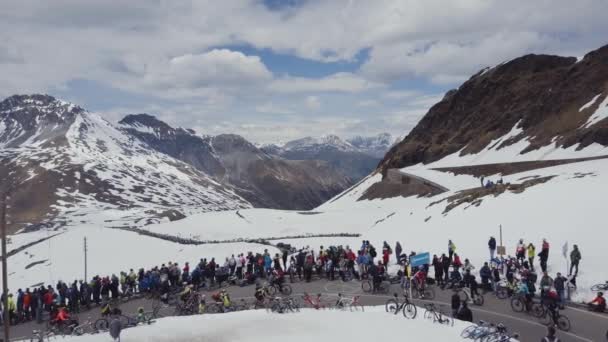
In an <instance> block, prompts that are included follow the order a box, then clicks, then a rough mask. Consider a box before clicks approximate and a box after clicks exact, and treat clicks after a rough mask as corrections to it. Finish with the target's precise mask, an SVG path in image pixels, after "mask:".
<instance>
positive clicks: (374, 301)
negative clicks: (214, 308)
mask: <svg viewBox="0 0 608 342" xmlns="http://www.w3.org/2000/svg"><path fill="white" fill-rule="evenodd" d="M289 284H290V285H291V286H292V288H293V294H292V296H295V295H298V296H299V295H301V294H303V293H305V292H308V293H310V294H317V293H322V294H323V296H324V297H326V298H327V300H328V302H331V299H335V298H336V297H335V296H336V295H337V294H338V293H343V294H345V295H349V296H350V295H361V302H362V304H364V305H370V306H371V305H384V304H385V302H386V300H387V299H389V298H391V297H392V293H395V292H397V293H401V292H400V288H399V285H392V286H391V290H390V291H389V294H388V295H378V294H367V293H363V291H362V290H361V285H360V283H359V282H358V281H351V282H347V283H344V282H342V281H339V280H338V281H326V280H317V281H313V282H311V283H305V282H296V283H289ZM254 289H255V288H254V286H248V287H236V286H232V287H229V288H228V292H229V293H230V296H231V298H232V300H233V301H235V300H240V299H241V298H244V299H246V300H248V301H253V293H254ZM452 293H453V292H452V291H451V290H445V291H442V290H441V289H439V288H437V287H435V294H436V296H435V299H434V300H433V301H424V300H414V303H415V304H417V306H419V307H422V306H423V305H424V303H426V302H433V303H435V304H436V306H438V307H439V308H440V309H442V310H443V312H445V313H449V312H450V311H451V309H450V304H449V303H450V297H451V296H452ZM207 297H209V296H207ZM484 297H485V303H484V305H483V306H481V307H478V306H470V308H471V309H472V311H473V319H474V321H476V322H477V321H479V320H484V321H488V322H493V323H496V324H498V323H503V324H504V325H505V326H507V327H508V329H509V331H510V332H512V333H514V332H517V333H519V335H520V341H522V342H528V341H530V342H536V341H541V339H542V338H543V337H544V336H545V333H546V331H547V328H546V326H545V325H543V324H541V323H539V322H538V320H537V319H536V318H535V317H533V316H530V315H528V314H525V313H516V312H513V311H512V310H511V306H510V304H509V300H508V299H507V300H500V299H498V298H496V297H495V296H494V295H492V294H491V293H488V294H486V295H484ZM208 300H209V299H208ZM119 307H120V309H121V310H122V312H123V314H125V315H134V314H135V312H136V311H137V309H138V308H139V307H144V309H145V310H146V311H151V310H152V301H151V300H146V299H143V298H140V299H133V300H131V301H128V302H125V303H122V304H120V306H119ZM423 313H424V309H423V308H422V309H420V308H419V310H418V314H419V315H421V314H423ZM100 314H101V313H100V308H99V307H94V308H92V309H91V310H89V311H87V312H81V313H80V314H78V315H77V316H78V319H79V321H80V323H81V324H82V323H83V322H85V321H87V320H88V319H89V318H90V319H91V320H92V321H93V322H94V321H95V320H97V319H98V318H99V317H100V316H101V315H100ZM173 314H174V308H173V307H164V308H163V309H161V311H160V315H161V316H171V315H173ZM562 314H564V315H566V316H567V317H568V318H569V319H570V323H571V325H572V328H571V330H570V331H569V332H563V331H559V332H558V336H559V337H560V339H561V341H563V342H579V341H585V342H600V341H606V331H607V330H608V315H605V314H598V313H592V312H589V311H586V310H584V309H579V308H575V307H567V308H566V309H565V310H563V311H562ZM404 320H405V318H404ZM44 328H45V324H40V325H39V324H36V323H34V322H30V323H25V324H20V325H17V326H13V327H11V331H10V332H11V340H19V339H27V340H28V341H29V338H30V337H31V336H32V331H33V330H40V329H44ZM0 336H1V335H0ZM108 340H110V337H109V336H108Z"/></svg>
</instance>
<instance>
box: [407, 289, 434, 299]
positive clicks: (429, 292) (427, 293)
mask: <svg viewBox="0 0 608 342" xmlns="http://www.w3.org/2000/svg"><path fill="white" fill-rule="evenodd" d="M412 297H414V299H426V300H433V299H435V290H434V289H433V288H432V287H431V286H430V285H425V286H424V287H423V288H418V287H417V286H413V287H412Z"/></svg>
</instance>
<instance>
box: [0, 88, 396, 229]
mask: <svg viewBox="0 0 608 342" xmlns="http://www.w3.org/2000/svg"><path fill="white" fill-rule="evenodd" d="M313 140H314V141H313ZM381 141H382V139H380V138H377V137H375V138H370V139H369V140H367V139H366V138H358V140H357V141H356V142H357V143H358V144H359V146H361V148H359V147H357V146H355V145H354V144H352V143H351V142H346V141H342V140H341V139H340V138H338V137H335V136H328V137H325V138H323V139H318V140H315V139H311V138H305V139H301V140H298V141H294V142H290V143H287V144H285V145H284V146H282V147H278V146H275V147H271V146H268V147H265V148H262V149H260V148H258V147H256V146H255V145H253V144H252V143H250V142H248V141H247V140H245V139H244V138H243V137H241V136H238V135H233V134H224V135H218V136H202V135H198V134H196V132H194V131H193V130H190V129H185V128H174V127H171V126H170V125H168V124H166V123H165V122H162V121H160V120H158V119H157V118H155V117H153V116H151V115H148V114H136V115H127V116H126V117H125V118H124V119H122V120H121V121H120V122H119V123H118V124H112V123H109V122H107V121H106V120H104V119H103V118H101V117H100V116H98V115H97V114H94V113H90V112H88V111H86V110H85V109H83V108H81V107H79V106H77V105H74V104H71V103H67V102H64V101H60V100H57V99H55V98H53V97H51V96H48V95H15V96H11V97H9V98H7V99H5V100H4V101H2V102H0V161H1V164H0V180H7V181H8V182H10V183H12V184H13V186H12V191H13V193H12V196H11V205H12V211H11V212H12V215H13V221H14V222H17V223H22V224H15V225H12V226H11V227H12V228H15V227H17V226H23V224H25V223H32V224H37V223H40V222H44V223H45V224H47V225H48V224H50V225H56V224H59V225H61V224H65V223H69V222H72V223H73V222H77V221H85V220H86V218H85V217H86V216H87V215H88V214H89V213H92V212H95V211H101V210H103V211H116V212H117V214H116V217H117V222H123V221H122V220H123V219H124V221H125V222H130V223H129V224H131V223H132V222H137V223H141V224H147V223H151V222H158V221H159V220H163V219H167V218H168V219H176V218H180V217H183V216H184V215H188V214H190V213H194V212H204V211H211V210H227V209H238V208H248V207H265V208H277V209H296V210H305V209H312V208H314V207H316V206H318V205H320V204H322V203H323V202H325V201H326V200H328V199H329V198H331V197H333V196H334V195H336V194H338V193H340V192H341V191H343V190H344V189H346V188H347V187H349V186H351V185H352V184H353V183H354V182H356V181H358V180H359V179H360V178H361V177H364V176H365V175H367V173H369V172H371V171H372V170H373V169H374V168H375V167H376V166H377V164H378V161H379V160H380V158H378V157H375V156H372V155H370V154H366V153H367V152H364V151H373V150H374V149H380V148H381V147H380V146H378V144H380V143H379V142H381ZM377 142H378V143H377ZM366 148H367V150H365V149H366ZM386 150H388V147H386ZM370 153H371V152H370ZM5 184H7V183H5ZM129 217H130V219H128V218H129ZM117 224H123V223H117Z"/></svg>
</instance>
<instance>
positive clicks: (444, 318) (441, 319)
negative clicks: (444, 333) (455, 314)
mask: <svg viewBox="0 0 608 342" xmlns="http://www.w3.org/2000/svg"><path fill="white" fill-rule="evenodd" d="M424 308H425V309H426V310H425V311H424V315H423V317H424V319H428V320H432V321H433V323H439V324H445V325H451V326H454V319H452V318H451V317H450V316H448V315H445V314H444V313H443V312H441V311H440V310H438V309H437V308H436V307H435V304H432V303H430V304H426V305H425V306H424Z"/></svg>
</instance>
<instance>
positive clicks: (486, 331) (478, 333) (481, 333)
mask: <svg viewBox="0 0 608 342" xmlns="http://www.w3.org/2000/svg"><path fill="white" fill-rule="evenodd" d="M495 331H496V326H495V325H494V323H489V322H485V321H479V323H478V324H473V325H470V326H468V327H466V328H464V330H462V332H461V333H460V337H462V338H468V339H471V340H476V341H480V340H483V339H484V338H485V337H486V336H488V335H490V334H493V333H494V332H495Z"/></svg>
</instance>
